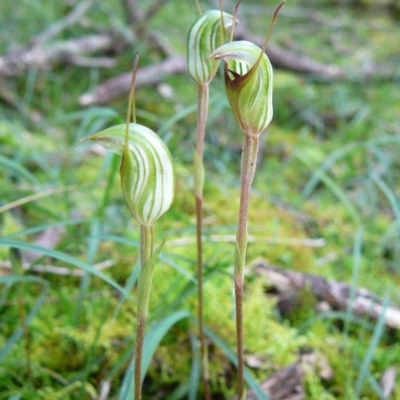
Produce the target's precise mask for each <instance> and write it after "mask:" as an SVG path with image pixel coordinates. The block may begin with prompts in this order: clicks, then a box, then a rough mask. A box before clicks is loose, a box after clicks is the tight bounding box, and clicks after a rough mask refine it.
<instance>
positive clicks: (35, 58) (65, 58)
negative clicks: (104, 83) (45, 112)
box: [0, 34, 115, 78]
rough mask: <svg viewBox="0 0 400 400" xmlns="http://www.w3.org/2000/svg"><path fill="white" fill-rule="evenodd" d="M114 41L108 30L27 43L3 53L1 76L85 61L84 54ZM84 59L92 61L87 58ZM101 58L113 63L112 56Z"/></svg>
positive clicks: (0, 67)
mask: <svg viewBox="0 0 400 400" xmlns="http://www.w3.org/2000/svg"><path fill="white" fill-rule="evenodd" d="M114 43H115V38H113V36H112V35H108V34H104V35H92V36H85V37H82V38H79V39H73V40H67V41H62V42H57V43H53V44H46V45H38V46H28V47H24V48H22V49H19V50H16V51H13V52H11V53H9V54H6V55H4V56H2V57H0V78H15V77H17V76H20V75H24V74H25V73H26V72H28V71H29V70H42V69H51V68H53V67H54V65H55V64H57V63H67V64H68V63H69V64H74V63H75V62H78V63H80V64H82V59H84V58H83V56H88V55H91V54H94V53H98V52H105V51H107V50H110V49H111V48H112V47H113V45H114ZM84 60H85V62H86V64H88V65H90V63H89V62H88V60H87V59H84ZM94 60H95V59H94ZM100 60H101V65H103V66H104V65H105V64H106V65H108V66H110V65H112V64H113V63H112V62H111V59H108V63H106V62H105V58H104V57H101V58H100ZM94 63H95V64H96V61H94Z"/></svg>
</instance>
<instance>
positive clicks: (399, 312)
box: [254, 261, 400, 329]
mask: <svg viewBox="0 0 400 400" xmlns="http://www.w3.org/2000/svg"><path fill="white" fill-rule="evenodd" d="M254 272H255V273H256V274H259V275H262V276H264V277H265V280H266V283H267V284H268V285H269V286H272V287H273V288H274V289H275V290H276V291H277V292H278V293H279V294H282V295H284V296H285V297H286V296H288V295H292V294H293V295H296V294H298V293H299V291H301V290H304V289H307V290H311V292H312V293H313V295H314V296H315V298H316V299H317V300H318V301H321V302H326V303H328V304H329V306H330V307H331V308H333V309H334V310H340V311H347V310H351V313H352V314H353V315H356V316H358V317H367V318H371V319H372V320H375V321H376V320H377V319H378V318H379V317H381V315H382V313H384V321H385V324H386V326H388V327H390V328H394V329H400V309H399V308H398V307H396V306H394V305H384V302H383V300H382V299H380V298H379V297H377V296H376V295H374V294H373V293H371V292H369V291H368V290H366V289H352V288H351V286H349V285H347V284H346V283H342V282H335V281H331V280H327V279H324V278H320V277H318V276H315V275H309V274H303V273H300V272H293V271H287V270H283V269H280V268H277V267H273V266H271V265H268V264H267V263H266V262H264V261H260V262H257V263H256V264H255V265H254Z"/></svg>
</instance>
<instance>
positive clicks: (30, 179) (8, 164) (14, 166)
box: [0, 155, 40, 187]
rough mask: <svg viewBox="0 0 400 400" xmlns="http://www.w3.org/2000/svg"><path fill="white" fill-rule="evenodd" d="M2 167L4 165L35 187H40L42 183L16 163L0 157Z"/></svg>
mask: <svg viewBox="0 0 400 400" xmlns="http://www.w3.org/2000/svg"><path fill="white" fill-rule="evenodd" d="M0 165H3V166H4V167H6V168H7V169H8V170H10V171H13V172H14V173H15V174H17V175H19V176H20V177H21V178H24V179H26V180H27V181H28V182H29V183H31V184H32V185H34V186H35V187H40V182H39V181H38V180H37V179H36V177H35V176H34V175H32V174H31V173H30V172H29V171H28V170H27V169H26V168H24V167H23V166H22V165H21V164H19V163H17V162H16V161H13V160H10V159H9V158H6V157H3V156H1V155H0Z"/></svg>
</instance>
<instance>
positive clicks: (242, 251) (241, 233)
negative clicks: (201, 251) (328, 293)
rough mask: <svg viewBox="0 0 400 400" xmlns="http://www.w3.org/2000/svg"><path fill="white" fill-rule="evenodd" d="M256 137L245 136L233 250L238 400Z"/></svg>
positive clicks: (242, 367) (241, 371)
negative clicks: (245, 267) (248, 224)
mask: <svg viewBox="0 0 400 400" xmlns="http://www.w3.org/2000/svg"><path fill="white" fill-rule="evenodd" d="M257 152H258V136H257V137H256V136H250V135H245V139H244V143H243V152H242V165H241V177H240V181H241V188H240V206H239V218H238V227H237V232H236V249H235V271H234V282H235V300H236V337H237V354H238V400H242V398H243V396H244V389H245V388H244V337H243V286H244V266H245V262H246V248H247V215H248V209H249V199H250V190H251V184H252V182H253V177H254V173H255V170H256V162H257Z"/></svg>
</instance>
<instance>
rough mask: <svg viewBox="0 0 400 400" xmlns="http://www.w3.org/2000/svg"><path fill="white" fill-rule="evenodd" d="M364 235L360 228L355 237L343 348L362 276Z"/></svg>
mask: <svg viewBox="0 0 400 400" xmlns="http://www.w3.org/2000/svg"><path fill="white" fill-rule="evenodd" d="M363 234H364V230H363V228H362V227H360V228H359V229H358V230H357V232H356V237H355V241H354V250H353V276H352V279H351V287H350V294H349V300H348V304H347V311H346V320H345V325H344V328H343V342H342V343H343V347H344V341H345V340H347V337H348V334H349V327H350V323H351V317H352V314H353V305H354V299H355V296H356V292H357V285H358V278H359V276H360V265H361V254H362V243H363Z"/></svg>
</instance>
